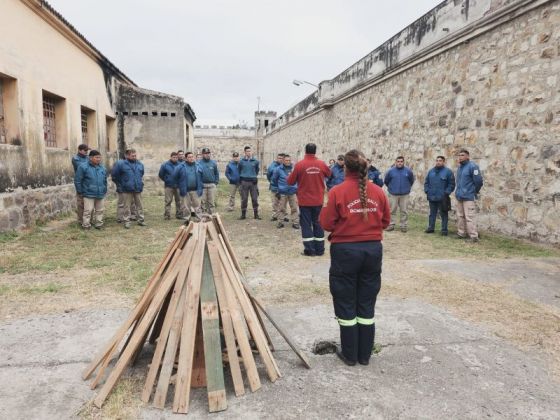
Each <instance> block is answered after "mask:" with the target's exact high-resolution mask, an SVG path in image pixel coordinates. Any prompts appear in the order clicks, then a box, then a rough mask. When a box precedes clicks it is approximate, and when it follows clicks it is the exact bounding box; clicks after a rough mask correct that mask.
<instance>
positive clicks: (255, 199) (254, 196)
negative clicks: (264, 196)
mask: <svg viewBox="0 0 560 420" xmlns="http://www.w3.org/2000/svg"><path fill="white" fill-rule="evenodd" d="M240 188H241V211H242V212H246V211H247V205H248V204H249V195H251V204H253V210H254V211H258V209H259V187H258V186H257V180H255V181H254V182H253V181H241V187H240Z"/></svg>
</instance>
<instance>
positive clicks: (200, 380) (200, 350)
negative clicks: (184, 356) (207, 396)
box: [191, 313, 206, 388]
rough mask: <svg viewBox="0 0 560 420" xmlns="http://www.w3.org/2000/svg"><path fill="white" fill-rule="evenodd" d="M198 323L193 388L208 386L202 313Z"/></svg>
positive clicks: (192, 378)
mask: <svg viewBox="0 0 560 420" xmlns="http://www.w3.org/2000/svg"><path fill="white" fill-rule="evenodd" d="M198 315H199V316H198V322H197V323H196V337H195V340H194V360H193V369H192V377H191V388H205V387H206V366H205V364H204V339H203V338H202V321H201V317H200V313H199V314H198Z"/></svg>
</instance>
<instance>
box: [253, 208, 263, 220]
mask: <svg viewBox="0 0 560 420" xmlns="http://www.w3.org/2000/svg"><path fill="white" fill-rule="evenodd" d="M254 214H255V219H256V220H262V218H261V216H259V211H258V210H254Z"/></svg>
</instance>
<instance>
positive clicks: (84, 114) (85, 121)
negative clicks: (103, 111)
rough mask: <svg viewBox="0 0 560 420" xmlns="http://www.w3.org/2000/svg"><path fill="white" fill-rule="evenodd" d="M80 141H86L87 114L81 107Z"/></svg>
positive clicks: (86, 142)
mask: <svg viewBox="0 0 560 420" xmlns="http://www.w3.org/2000/svg"><path fill="white" fill-rule="evenodd" d="M82 143H84V144H89V143H88V116H87V112H85V111H84V109H83V108H82Z"/></svg>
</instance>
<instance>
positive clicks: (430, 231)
mask: <svg viewBox="0 0 560 420" xmlns="http://www.w3.org/2000/svg"><path fill="white" fill-rule="evenodd" d="M424 233H434V230H433V229H426V230H425V231H424Z"/></svg>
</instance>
